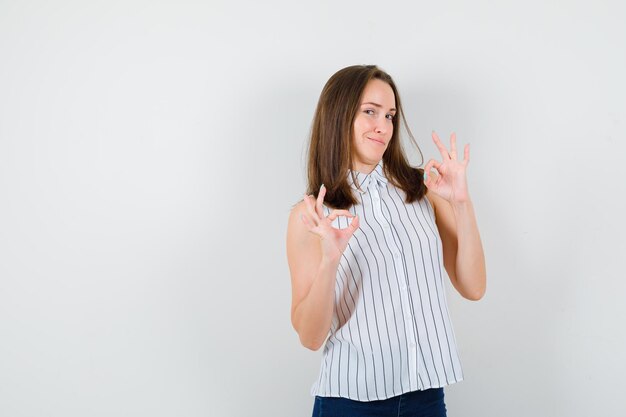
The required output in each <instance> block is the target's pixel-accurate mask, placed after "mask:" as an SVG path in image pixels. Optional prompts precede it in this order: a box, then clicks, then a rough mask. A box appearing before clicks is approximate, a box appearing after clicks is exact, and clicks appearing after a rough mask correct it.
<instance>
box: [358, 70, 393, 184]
mask: <svg viewBox="0 0 626 417" xmlns="http://www.w3.org/2000/svg"><path fill="white" fill-rule="evenodd" d="M395 107H396V98H395V96H394V94H393V90H392V89H391V86H390V85H389V84H387V83H386V82H384V81H382V80H379V79H373V80H370V81H369V82H368V83H367V85H366V86H365V90H364V91H363V97H362V98H361V106H360V107H359V110H358V112H357V115H356V118H355V120H354V128H353V145H354V147H353V148H354V156H353V161H354V166H353V167H352V169H354V170H356V171H359V172H363V173H370V172H371V171H372V170H373V169H374V168H375V167H376V165H377V164H378V162H379V161H380V160H381V159H382V158H383V153H385V149H387V145H388V144H389V141H390V140H391V135H392V134H393V118H394V117H395V115H396V108H395Z"/></svg>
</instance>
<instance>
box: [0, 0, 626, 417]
mask: <svg viewBox="0 0 626 417" xmlns="http://www.w3.org/2000/svg"><path fill="white" fill-rule="evenodd" d="M625 21H626V8H625V6H624V2H620V1H613V2H611V1H594V2H591V1H588V2H574V1H569V2H556V1H519V2H491V1H473V2H464V1H458V2H450V1H442V2H432V1H430V2H405V3H402V2H400V3H397V2H383V1H376V2H374V1H364V0H360V1H343V2H342V1H335V2H295V1H280V2H279V1H264V2H253V1H248V2H234V1H230V2H226V1H224V2H216V1H209V2H202V1H195V2H194V1H170V2H167V1H147V0H146V1H89V2H82V1H56V2H50V1H19V2H18V1H2V2H0V415H1V416H6V417H17V416H33V417H35V416H64V417H68V416H81V417H82V416H220V417H221V416H252V415H254V416H306V415H310V411H311V407H312V398H311V397H310V396H309V389H310V386H311V383H312V382H313V380H314V379H315V377H316V376H317V372H318V366H319V361H320V355H321V354H320V352H310V351H307V350H306V349H305V348H303V347H301V346H300V345H299V343H298V339H297V335H296V333H295V332H294V331H293V329H292V328H291V324H290V320H289V308H290V295H291V294H290V282H289V273H288V268H287V263H286V256H285V249H284V247H285V232H286V224H287V216H288V213H289V210H290V207H291V205H292V204H294V203H295V202H296V201H297V200H298V199H299V198H300V197H301V194H302V192H303V191H304V155H305V144H306V139H307V135H308V132H309V127H310V123H311V118H312V115H313V111H314V107H315V104H316V101H317V98H318V95H319V93H320V91H321V88H322V86H323V84H324V83H325V82H326V80H327V79H328V77H329V76H330V75H331V74H332V73H334V72H335V71H336V70H338V69H340V68H342V67H344V66H347V65H352V64H356V63H365V64H367V63H376V64H378V65H380V66H381V67H382V68H384V69H385V70H387V71H388V72H390V73H391V74H392V75H393V76H394V78H395V80H396V82H397V84H398V86H399V88H400V92H401V94H402V98H403V100H404V104H405V106H406V112H407V116H408V119H409V123H410V126H411V127H412V129H413V132H414V134H415V136H416V138H417V140H418V142H419V143H420V145H421V147H422V150H423V151H424V154H425V157H426V159H428V158H431V157H437V156H438V155H437V153H436V152H435V148H434V146H433V145H432V144H431V142H430V132H431V131H432V130H433V129H434V130H436V131H437V132H439V133H440V135H441V136H442V137H445V138H448V135H449V134H450V132H452V131H456V132H457V135H458V138H459V142H460V144H464V143H467V142H469V143H471V147H472V148H471V149H472V160H471V163H470V168H469V183H470V191H471V194H472V197H473V200H474V204H475V207H476V211H477V216H478V221H479V224H480V229H481V233H482V238H483V243H484V247H485V251H486V259H487V269H488V291H487V295H486V297H485V298H484V299H483V300H482V301H480V302H478V303H473V302H469V301H465V300H463V299H462V298H461V297H460V296H459V295H458V294H456V293H454V292H453V290H452V288H451V286H450V285H448V289H449V290H450V296H449V300H450V304H451V310H452V311H451V314H452V318H453V322H454V324H455V329H456V334H457V339H458V341H459V345H460V350H461V352H460V353H461V358H462V362H463V365H464V370H465V374H466V380H465V381H464V382H461V383H459V384H456V385H454V386H451V387H449V388H447V389H446V399H447V404H448V410H449V415H450V416H466V417H470V416H481V417H482V416H493V417H501V416H511V417H514V416H529V415H532V416H571V417H574V416H581V417H582V416H598V415H618V414H621V413H622V412H623V410H622V408H623V387H624V383H623V375H624V373H625V370H626V369H625V361H624V356H623V355H624V351H625V348H626V337H625V333H624V330H623V327H624V317H625V307H624V303H623V299H624V295H625V294H626V283H625V280H624V278H625V277H624V273H623V267H622V266H623V261H624V256H625V255H626V247H625V244H624V232H625V222H624V213H625V212H626V210H625V209H626V207H625V205H626V204H625V197H624V192H625V191H626V187H625V186H624V180H623V178H624V175H625V174H626V172H625V164H624V162H625V157H624V154H625V152H626V146H625V145H624V139H625V135H624V134H625V132H626V125H625V122H626V120H625V115H626V82H625V81H624V74H626V42H625V40H626V29H625V25H624V22H625ZM412 155H413V157H412V158H413V161H414V162H416V163H418V162H419V160H417V158H416V157H415V154H412Z"/></svg>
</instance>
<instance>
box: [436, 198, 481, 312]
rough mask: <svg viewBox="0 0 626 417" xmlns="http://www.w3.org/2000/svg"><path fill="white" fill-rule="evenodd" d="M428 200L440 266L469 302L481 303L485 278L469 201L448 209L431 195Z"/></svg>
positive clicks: (450, 206)
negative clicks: (437, 237)
mask: <svg viewBox="0 0 626 417" xmlns="http://www.w3.org/2000/svg"><path fill="white" fill-rule="evenodd" d="M427 197H428V198H429V200H430V201H431V203H432V205H433V207H434V209H435V219H436V221H437V229H438V230H439V235H440V236H441V241H442V245H443V263H444V266H445V268H446V272H448V276H449V277H450V281H451V282H452V285H453V286H454V288H456V290H457V291H458V292H459V294H461V295H462V296H463V297H465V298H467V299H468V300H474V301H477V300H480V299H481V298H482V297H483V296H484V295H485V290H486V286H487V277H486V268H485V255H484V253H483V246H482V243H481V240H480V234H479V232H478V225H477V223H476V216H475V215H474V206H473V204H472V201H471V200H470V199H468V200H467V201H465V202H460V203H456V204H454V205H451V204H450V203H449V202H448V201H446V200H444V199H442V198H441V197H439V196H436V195H434V194H433V193H428V194H427Z"/></svg>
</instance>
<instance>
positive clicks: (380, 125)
mask: <svg viewBox="0 0 626 417" xmlns="http://www.w3.org/2000/svg"><path fill="white" fill-rule="evenodd" d="M387 129H388V127H387V119H383V120H376V126H375V127H374V131H375V132H376V133H380V134H383V133H386V132H387Z"/></svg>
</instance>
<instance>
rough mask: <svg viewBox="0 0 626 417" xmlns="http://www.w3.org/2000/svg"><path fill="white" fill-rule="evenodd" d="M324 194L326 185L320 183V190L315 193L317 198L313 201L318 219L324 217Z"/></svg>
mask: <svg viewBox="0 0 626 417" xmlns="http://www.w3.org/2000/svg"><path fill="white" fill-rule="evenodd" d="M325 195H326V187H324V184H322V185H320V191H319V192H318V193H317V200H316V201H315V210H316V211H317V215H318V216H319V218H320V219H323V218H324V207H323V205H324V196H325Z"/></svg>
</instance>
